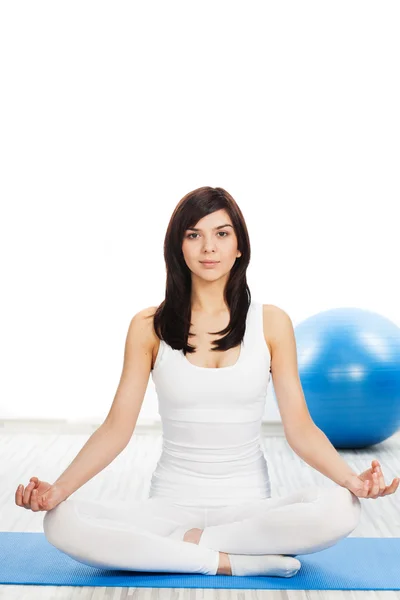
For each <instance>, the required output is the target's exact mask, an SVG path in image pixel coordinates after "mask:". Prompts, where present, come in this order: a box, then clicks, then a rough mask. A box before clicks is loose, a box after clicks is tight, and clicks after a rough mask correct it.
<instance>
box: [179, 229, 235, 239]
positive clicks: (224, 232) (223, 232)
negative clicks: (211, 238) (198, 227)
mask: <svg viewBox="0 0 400 600" xmlns="http://www.w3.org/2000/svg"><path fill="white" fill-rule="evenodd" d="M220 233H222V234H223V235H222V237H226V236H227V235H229V233H228V232H227V231H218V234H220ZM192 235H199V234H198V233H189V235H187V236H186V237H187V238H189V239H191V240H193V239H195V238H192V237H191V236H192Z"/></svg>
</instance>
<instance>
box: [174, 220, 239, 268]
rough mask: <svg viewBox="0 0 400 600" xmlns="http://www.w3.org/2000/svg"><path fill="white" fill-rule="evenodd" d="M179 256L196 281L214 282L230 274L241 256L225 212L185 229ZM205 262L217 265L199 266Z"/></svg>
mask: <svg viewBox="0 0 400 600" xmlns="http://www.w3.org/2000/svg"><path fill="white" fill-rule="evenodd" d="M182 253H183V256H184V259H185V261H186V264H187V266H188V268H189V269H190V270H191V271H192V272H193V273H195V274H196V275H198V276H199V277H202V278H205V279H216V278H219V277H221V276H222V275H225V274H226V273H229V271H230V270H231V269H232V267H233V265H234V264H235V261H236V258H238V257H239V256H241V255H242V253H241V252H240V251H239V250H238V247H237V237H236V234H235V231H234V229H233V225H232V221H231V219H230V217H229V215H228V213H227V212H226V210H224V209H221V210H218V211H216V212H213V213H211V214H210V215H206V216H205V217H203V218H202V219H200V221H198V222H197V223H196V224H195V225H194V228H193V229H187V230H186V231H185V233H184V237H183V243H182ZM206 260H213V261H218V262H217V264H215V265H214V266H209V267H207V266H205V265H203V264H202V262H201V261H206Z"/></svg>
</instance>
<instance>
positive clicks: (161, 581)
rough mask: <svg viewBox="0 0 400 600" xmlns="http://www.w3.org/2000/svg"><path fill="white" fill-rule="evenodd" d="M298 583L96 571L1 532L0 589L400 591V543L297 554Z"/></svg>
mask: <svg viewBox="0 0 400 600" xmlns="http://www.w3.org/2000/svg"><path fill="white" fill-rule="evenodd" d="M297 558H298V559H299V560H300V561H301V563H302V567H301V569H300V570H299V571H298V573H297V574H296V575H295V576H294V577H268V576H260V577H254V576H251V577H238V576H230V575H199V574H197V573H195V574H193V575H192V574H187V573H165V572H143V571H125V570H120V571H116V570H112V569H109V570H105V569H97V568H94V567H90V566H87V565H84V564H83V563H80V562H78V561H76V560H74V559H73V558H71V557H69V556H67V555H66V554H64V553H63V552H61V551H60V550H58V549H57V548H55V547H54V546H52V545H51V544H50V543H49V542H48V541H47V539H46V537H45V535H44V533H36V532H0V584H2V585H4V584H13V585H15V584H25V585H28V584H33V585H70V586H79V585H81V586H94V587H95V586H101V587H153V588H158V587H162V588H172V587H174V588H233V589H254V590H255V589H270V590H277V589H291V590H400V538H361V537H360V538H356V537H353V538H350V537H348V538H345V539H343V540H341V541H340V542H338V543H337V544H336V545H335V546H332V547H331V548H327V549H326V550H322V551H320V552H316V553H314V554H298V555H297Z"/></svg>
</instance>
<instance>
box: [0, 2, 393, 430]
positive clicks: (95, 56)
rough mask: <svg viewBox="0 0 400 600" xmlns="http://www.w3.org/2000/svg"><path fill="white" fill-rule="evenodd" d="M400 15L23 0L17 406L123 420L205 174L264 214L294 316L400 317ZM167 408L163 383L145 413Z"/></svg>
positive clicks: (18, 70) (30, 412) (4, 380)
mask: <svg viewBox="0 0 400 600" xmlns="http://www.w3.org/2000/svg"><path fill="white" fill-rule="evenodd" d="M399 15H400V8H399V5H398V3H397V2H395V1H389V2H385V3H384V4H380V5H379V7H378V8H377V6H376V3H373V2H371V1H365V0H363V1H362V2H361V1H354V2H351V3H349V2H347V1H343V0H339V1H337V2H335V3H321V2H318V1H313V2H307V1H306V2H300V3H298V2H294V1H293V2H278V3H265V2H263V1H259V2H253V3H247V4H246V3H245V4H243V3H237V4H235V3H232V2H228V1H224V2H213V1H208V2H202V3H201V5H196V6H194V5H193V4H190V3H189V4H188V3H186V2H183V1H182V2H173V1H172V2H167V3H164V2H161V1H160V2H156V3H151V4H146V3H131V2H119V3H117V4H115V3H107V4H104V3H99V2H84V3H82V2H81V1H80V0H79V2H78V1H70V2H68V3H67V4H63V3H61V4H60V3H54V2H41V3H31V2H19V3H17V4H14V3H8V4H3V5H2V6H1V8H0V52H1V56H2V57H3V61H2V62H1V65H0V69H1V72H0V75H1V81H2V93H1V98H0V102H1V110H0V119H1V131H2V135H1V141H0V152H1V165H2V171H3V173H2V176H1V178H0V195H1V203H2V206H1V209H2V210H1V213H2V216H1V236H0V244H1V246H0V251H1V256H2V273H1V281H2V290H3V291H2V296H1V299H2V310H1V311H0V320H1V321H0V325H1V336H0V340H1V341H0V344H1V346H0V349H1V364H2V376H1V378H0V419H10V418H21V419H27V418H34V419H41V418H65V419H70V420H79V421H86V420H102V419H103V418H104V417H105V415H106V414H107V412H108V410H109V407H110V405H111V402H112V400H113V397H114V394H115V391H116V388H117V386H118V382H119V377H120V374H121V369H122V360H123V350H124V343H125V337H126V332H127V328H128V325H129V322H130V319H131V318H132V316H133V315H134V314H135V313H136V312H137V311H139V310H141V309H142V308H144V307H146V306H150V305H156V304H158V303H159V302H161V301H162V299H163V297H164V286H165V268H164V262H163V254H162V253H163V247H162V246H163V240H164V235H165V230H166V227H167V224H168V221H169V218H170V216H171V213H172V211H173V209H174V207H175V205H176V204H177V202H178V201H179V200H180V199H181V197H182V196H183V195H184V194H186V193H187V192H188V191H190V190H192V189H195V188H197V187H199V186H203V185H211V186H222V187H224V188H225V189H227V190H228V191H229V192H230V193H231V194H232V195H233V197H234V198H235V199H236V201H237V202H238V204H239V206H240V207H241V209H242V211H243V213H244V216H245V219H246V221H247V224H248V228H249V232H250V239H251V244H252V260H251V263H250V266H249V269H248V282H249V286H250V289H251V291H252V294H253V297H254V298H255V299H257V300H260V301H263V302H265V303H271V304H276V305H278V306H281V307H282V308H283V309H284V310H286V311H287V312H288V313H289V315H290V316H291V318H292V320H293V323H294V325H296V324H297V323H298V322H300V321H301V320H303V319H304V318H306V317H308V316H309V315H311V314H314V313H316V312H319V311H321V310H325V309H328V308H333V307H339V306H357V307H360V308H367V309H370V310H375V311H377V312H379V313H381V314H383V315H386V316H387V317H389V318H391V319H392V320H394V321H395V322H397V323H398V324H400V308H399V307H400V303H399V299H400V298H399V296H400V291H399V283H398V257H399V250H400V246H399V221H398V216H397V215H398V206H399V192H400V182H399V177H398V172H399V145H398V140H399V139H400V117H399V111H398V107H399V106H400V87H399V80H398V77H397V73H398V72H399V56H400V38H399V36H398V27H397V24H398V20H399ZM270 389H271V388H270ZM271 391H272V390H271ZM156 408H157V405H156V399H155V397H154V388H153V384H152V380H151V379H150V382H149V388H148V390H147V393H146V398H145V402H144V405H143V408H142V412H141V415H140V417H139V422H140V421H141V420H142V419H147V418H151V417H152V416H155V415H156ZM265 418H266V419H270V420H279V414H278V412H277V410H276V406H275V404H274V401H273V400H272V397H271V398H270V402H269V405H268V410H267V412H266V415H265Z"/></svg>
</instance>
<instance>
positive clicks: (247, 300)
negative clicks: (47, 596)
mask: <svg viewBox="0 0 400 600" xmlns="http://www.w3.org/2000/svg"><path fill="white" fill-rule="evenodd" d="M268 254H269V253H268ZM164 257H165V262H166V272H167V279H166V293H165V299H164V301H163V302H162V303H161V304H160V305H159V306H155V307H149V308H147V309H144V310H142V311H140V312H139V313H137V314H136V315H135V316H134V317H133V319H132V321H131V323H130V327H129V331H128V335H127V341H126V348H125V358H124V368H123V372H122V375H121V381H120V384H119V387H118V390H117V393H116V396H115V398H114V402H113V404H112V406H111V409H110V412H109V414H108V416H107V418H106V420H105V422H104V423H103V424H102V425H101V426H100V428H99V429H98V430H97V431H96V432H95V433H94V434H93V435H92V436H91V438H90V439H89V440H88V442H87V443H86V445H85V446H84V447H83V449H82V450H81V451H80V453H79V454H78V456H77V457H76V458H75V460H74V461H73V462H72V463H71V465H70V466H69V467H68V469H67V470H66V471H65V472H64V473H63V474H62V475H61V476H60V478H59V479H58V480H57V481H56V482H55V483H54V484H52V485H51V484H48V483H46V482H40V481H39V480H38V479H37V478H32V479H31V484H30V486H28V488H27V489H26V490H25V494H24V496H23V497H22V491H20V492H18V493H19V497H18V499H19V502H17V503H19V505H21V506H22V504H23V505H24V506H25V507H29V508H32V510H47V511H48V512H47V513H46V515H45V517H44V520H43V527H44V532H45V535H46V538H47V540H48V541H49V542H50V543H51V544H53V545H54V546H55V547H57V548H58V549H60V550H61V551H63V552H64V553H66V554H68V555H69V556H71V557H73V558H74V559H76V560H78V561H80V562H82V563H85V564H88V565H91V566H95V567H101V568H107V569H129V570H134V571H158V572H159V571H162V572H182V573H203V574H211V575H214V574H227V575H228V574H232V575H247V574H251V575H272V576H283V577H290V576H293V575H295V574H296V573H297V571H298V570H299V568H300V566H301V564H300V561H299V560H297V559H296V558H295V557H294V556H295V555H296V554H307V553H312V552H317V551H319V550H322V549H325V548H329V547H330V546H332V545H334V544H336V543H337V542H338V541H339V540H341V539H343V538H344V537H346V536H348V535H349V534H350V533H351V532H352V531H353V530H354V529H355V527H356V526H357V524H358V522H359V518H360V510H361V509H360V501H359V499H358V498H357V497H356V496H355V495H354V494H352V492H351V491H349V489H347V488H346V487H344V486H342V485H336V487H333V488H329V489H321V488H319V487H317V486H312V487H304V488H303V489H299V490H297V491H295V492H293V493H291V494H290V495H288V496H286V497H282V498H271V486H270V479H269V474H268V466H267V461H266V459H265V456H264V453H263V450H262V447H261V439H260V432H261V420H262V417H263V414H264V409H265V399H266V394H267V388H268V384H269V381H270V376H271V375H270V374H271V373H272V376H273V379H274V387H275V391H276V393H277V398H278V400H279V407H280V411H281V414H282V419H283V424H284V430H285V434H286V436H287V438H288V440H289V442H290V441H291V435H292V434H293V435H294V432H297V434H298V433H299V431H301V427H300V425H301V423H302V421H303V420H304V423H306V422H309V414H308V411H307V410H306V405H305V402H304V398H302V397H301V395H299V394H298V395H297V396H296V402H297V404H296V405H294V400H292V401H291V402H292V405H291V406H290V407H289V403H288V400H287V394H286V395H285V394H284V389H285V385H287V383H288V381H289V380H290V378H293V369H294V365H295V352H294V351H293V348H294V346H293V343H294V342H293V333H292V331H291V330H290V328H289V329H288V326H287V323H288V321H287V316H286V313H284V312H283V311H282V310H281V309H279V308H278V307H275V306H272V305H268V304H261V303H260V302H257V301H254V300H252V299H251V295H250V290H249V287H248V285H247V282H246V270H247V267H248V264H249V261H250V242H249V236H248V232H247V228H246V224H245V221H244V218H243V215H242V213H241V211H240V209H239V207H238V205H237V204H236V202H235V201H234V199H233V198H232V196H231V195H230V194H228V193H227V192H226V191H225V190H224V189H222V188H212V187H202V188H199V189H197V190H194V191H192V192H191V193H189V194H187V195H186V196H185V197H184V198H183V199H182V200H181V201H180V202H179V204H178V205H177V206H176V208H175V210H174V212H173V214H172V217H171V220H170V223H169V225H168V229H167V232H166V237H165V243H164ZM210 261H212V263H210ZM287 331H289V332H290V333H289V334H290V335H291V336H292V337H291V340H290V343H291V344H292V346H291V348H292V353H291V354H290V356H286V355H285V352H283V351H282V348H285V347H286V348H287V346H285V344H284V343H283V336H284V332H286V333H285V335H289V334H287ZM150 372H151V374H152V377H153V381H154V383H155V387H156V391H157V395H158V402H159V412H160V415H161V418H162V426H163V449H162V454H161V456H160V458H159V461H158V463H157V467H156V469H155V470H154V472H153V474H152V479H151V485H150V492H149V497H148V498H147V499H146V500H143V501H139V502H133V501H130V500H129V499H128V500H127V501H126V502H125V503H124V504H121V503H115V504H113V503H99V502H90V501H84V500H80V499H76V498H75V499H74V498H69V496H70V495H71V494H72V493H73V492H74V491H75V490H76V489H78V488H79V487H80V486H82V485H83V484H84V483H85V482H86V481H88V480H89V479H90V478H91V477H93V476H94V475H96V474H97V473H98V472H99V471H100V470H102V469H103V468H104V467H105V466H107V465H108V464H109V463H110V462H111V461H112V460H113V459H114V458H115V457H116V456H117V455H118V454H119V453H120V452H121V451H122V449H123V448H124V447H126V445H127V443H128V442H129V440H130V438H131V436H132V433H133V430H134V428H135V425H136V421H137V417H138V414H139V411H140V408H141V404H142V401H143V397H144V394H145V391H146V387H147V383H148V379H149V375H150ZM296 375H297V373H296ZM296 381H298V380H297V379H296ZM284 382H286V384H285V383H284ZM292 389H293V388H292ZM289 408H290V410H289ZM271 459H272V460H273V457H271ZM132 468H133V469H135V465H132ZM32 489H35V492H33V493H32V496H31V490H32ZM67 498H68V500H67Z"/></svg>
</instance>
